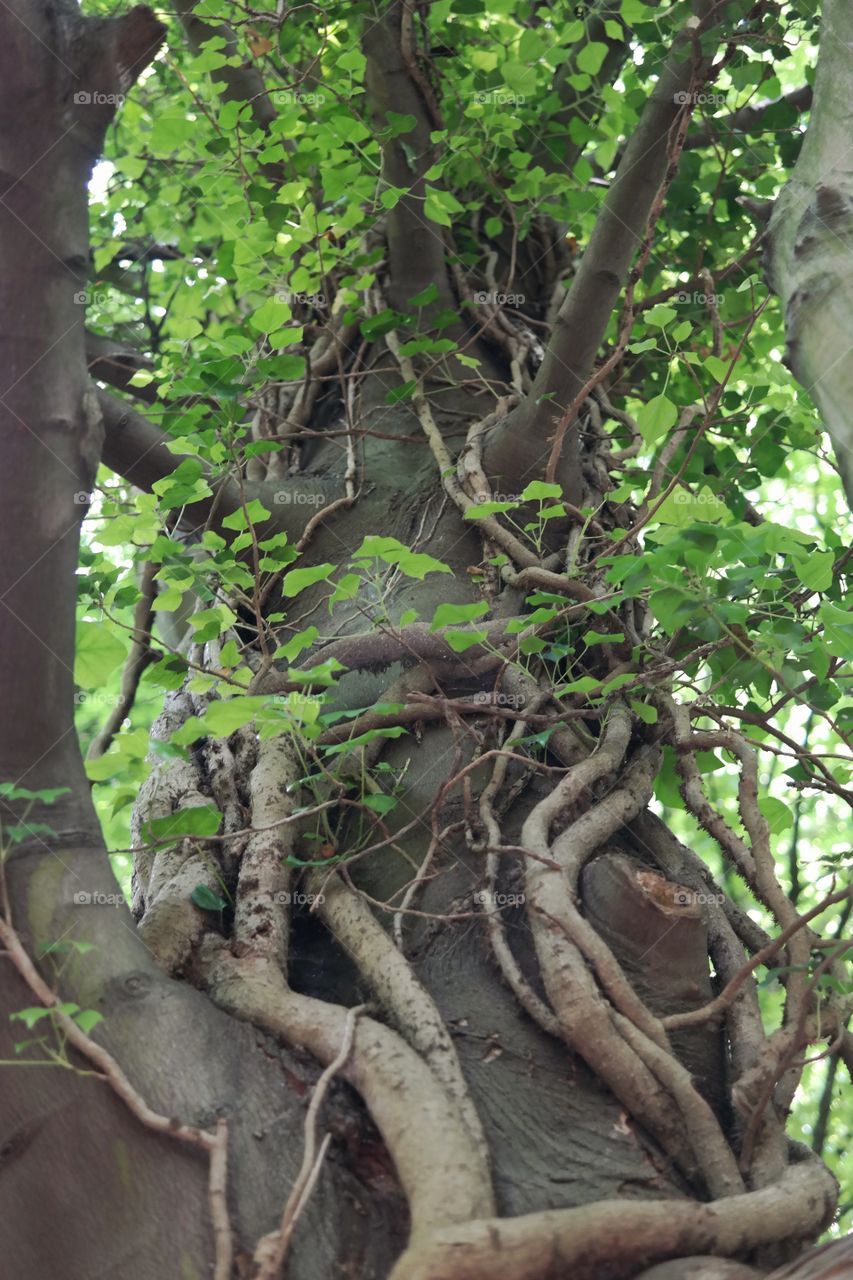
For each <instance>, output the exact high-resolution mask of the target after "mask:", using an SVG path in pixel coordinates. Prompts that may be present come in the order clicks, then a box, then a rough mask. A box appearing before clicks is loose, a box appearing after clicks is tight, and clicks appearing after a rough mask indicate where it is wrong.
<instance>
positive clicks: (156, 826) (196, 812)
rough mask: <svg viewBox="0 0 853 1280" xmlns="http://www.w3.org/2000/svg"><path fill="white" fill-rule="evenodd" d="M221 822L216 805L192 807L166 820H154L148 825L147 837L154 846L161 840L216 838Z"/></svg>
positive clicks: (169, 815) (171, 814) (220, 815)
mask: <svg viewBox="0 0 853 1280" xmlns="http://www.w3.org/2000/svg"><path fill="white" fill-rule="evenodd" d="M221 821H222V814H221V813H220V811H219V809H217V808H216V806H215V805H212V804H200V805H192V806H188V807H187V808H186V809H179V810H178V811H177V813H170V814H168V815H167V816H166V817H165V818H152V819H151V821H150V822H148V823H146V837H147V840H148V842H149V843H151V844H153V843H155V842H157V841H161V840H178V839H181V838H182V837H183V836H215V835H216V833H217V831H218V830H219V824H220V822H221Z"/></svg>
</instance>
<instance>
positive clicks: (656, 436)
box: [637, 396, 678, 448]
mask: <svg viewBox="0 0 853 1280" xmlns="http://www.w3.org/2000/svg"><path fill="white" fill-rule="evenodd" d="M677 419H678V410H677V409H676V407H675V405H674V404H673V403H672V401H671V400H668V399H667V398H666V396H654V397H653V398H652V399H651V400H649V401H648V402H647V403H646V404H644V405H643V406H642V407H641V408H640V410H639V412H638V413H637V426H638V427H639V428H640V434H641V435H642V437H643V440H644V441H645V443H646V444H647V445H648V446H649V447H650V448H651V446H652V445H654V444H656V443H657V441H658V440H660V439H661V437H662V436H665V435H666V433H667V431H669V429H670V427H674V426H675V423H676V421H677Z"/></svg>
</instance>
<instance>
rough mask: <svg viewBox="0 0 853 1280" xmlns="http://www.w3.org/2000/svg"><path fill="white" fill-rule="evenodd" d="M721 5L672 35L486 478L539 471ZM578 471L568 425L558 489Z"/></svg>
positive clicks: (665, 158) (586, 362) (584, 367)
mask: <svg viewBox="0 0 853 1280" xmlns="http://www.w3.org/2000/svg"><path fill="white" fill-rule="evenodd" d="M750 7H751V6H750V5H749V4H748V3H746V2H745V0H742V2H741V3H740V4H739V5H738V6H737V8H738V9H739V10H742V11H744V12H748V11H749V9H750ZM724 8H725V6H723V5H722V4H721V3H719V0H701V2H700V3H698V4H697V5H696V6H695V11H696V16H693V17H691V18H690V19H689V20H688V22H687V23H686V24H685V26H684V27H683V28H682V29H681V31H679V33H678V35H677V36H676V38H675V41H674V43H673V46H672V49H671V52H670V55H669V58H668V59H667V61H666V63H665V64H664V67H663V69H662V71H661V75H660V77H659V79H658V81H657V83H656V84H655V87H654V89H653V90H652V93H651V95H650V97H649V99H648V101H647V103H646V106H645V109H644V110H643V113H642V115H641V116H640V119H639V122H638V124H637V127H636V129H635V131H634V133H633V134H632V136H631V139H630V141H629V142H628V145H627V146H626V148H625V152H624V155H623V157H622V160H621V162H620V164H619V166H618V168H617V171H616V176H615V178H614V179H613V182H612V183H611V185H610V187H609V189H608V191H607V195H606V196H605V199H604V203H603V205H602V207H601V211H600V213H599V215H598V218H597V220H596V223H595V227H594V229H593V232H592V235H591V237H590V241H589V244H588V246H587V248H586V252H585V253H584V255H583V258H582V259H581V262H580V265H579V266H578V270H577V273H576V275H575V278H574V280H573V282H572V287H571V289H570V291H569V293H568V296H567V297H566V299H565V301H564V303H563V305H562V307H561V308H560V311H559V313H558V316H557V321H556V324H555V327H554V332H553V335H552V337H551V341H550V343H549V345H548V349H547V351H546V353H545V358H544V360H543V362H542V364H541V366H540V368H539V372H538V373H537V375H536V378H535V380H534V383H533V386H532V387H531V389H530V391H529V392H528V395H527V397H526V399H525V400H524V401H523V402H522V404H521V405H520V406H519V407H518V409H516V410H515V411H514V412H513V413H511V414H510V415H509V417H508V418H506V419H505V420H504V422H503V423H501V424H499V425H498V426H497V427H496V428H495V430H494V432H493V434H492V438H491V441H490V443H489V447H488V449H487V453H486V464H487V467H486V469H487V471H488V473H489V474H490V475H497V476H502V477H507V478H509V477H512V478H513V479H514V480H526V479H532V478H533V477H534V476H535V475H536V474H538V473H539V472H541V470H542V467H543V465H544V461H545V454H546V452H547V441H548V437H549V435H550V434H551V432H552V430H553V419H554V418H555V416H557V417H559V416H560V414H562V413H564V412H565V411H566V410H567V409H568V407H569V406H570V405H572V404H573V402H574V401H575V399H576V397H577V396H578V394H579V392H580V390H581V388H582V387H583V386H584V384H585V382H586V381H587V379H588V378H589V375H590V372H591V370H592V368H593V363H594V360H595V356H596V353H597V351H598V349H599V347H600V346H601V343H602V341H603V339H604V334H605V332H606V330H607V325H608V323H609V321H610V317H611V315H612V313H613V309H614V307H615V305H616V302H617V299H618V297H619V293H620V290H621V289H622V287H623V285H624V284H625V282H626V280H627V279H628V273H629V269H630V266H631V263H632V261H633V259H634V255H635V253H636V251H637V249H638V247H639V246H640V243H641V241H642V239H643V235H644V233H645V231H646V225H647V222H648V219H649V215H650V213H651V212H652V209H653V206H654V203H655V200H656V199H657V198H658V195H659V192H660V189H661V185H662V183H663V181H664V178H665V175H666V172H667V166H668V164H669V163H670V159H669V156H670V144H671V140H672V137H673V134H674V130H675V128H676V126H677V123H678V121H679V119H680V118H681V117H682V114H683V113H684V111H685V110H686V109H687V105H688V104H689V102H690V100H691V98H692V96H693V94H694V93H695V91H696V88H697V86H698V85H700V84H702V83H704V82H705V80H706V79H707V77H708V74H709V71H710V64H711V56H710V55H709V54H705V53H702V52H700V48H699V41H700V37H702V36H704V35H705V34H706V33H707V32H709V31H711V30H712V29H713V28H714V27H715V25H716V24H719V23H720V22H721V21H722V17H723V9H724ZM720 34H722V33H720ZM555 411H556V412H555ZM568 425H569V426H571V424H568ZM578 468H579V461H578V456H577V431H576V429H573V430H570V431H569V432H568V434H567V436H566V440H565V445H564V450H563V467H562V472H561V473H558V475H557V478H558V479H559V480H560V482H561V483H562V484H563V488H564V492H566V486H567V484H572V483H577V472H578ZM566 496H568V497H569V498H570V501H575V502H576V501H578V498H577V497H573V496H572V495H571V494H570V493H568V492H566Z"/></svg>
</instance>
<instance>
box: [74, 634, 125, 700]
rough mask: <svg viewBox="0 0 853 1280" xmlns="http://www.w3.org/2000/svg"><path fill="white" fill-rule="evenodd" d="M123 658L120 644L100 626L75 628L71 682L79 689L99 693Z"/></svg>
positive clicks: (113, 635) (122, 644) (119, 641)
mask: <svg viewBox="0 0 853 1280" xmlns="http://www.w3.org/2000/svg"><path fill="white" fill-rule="evenodd" d="M126 656H127V647H126V645H125V643H124V641H123V640H121V639H119V637H118V636H117V635H116V634H115V632H114V631H112V630H110V628H109V627H108V626H105V625H104V623H102V622H79V623H78V624H77V651H76V654H75V659H74V679H75V681H76V682H77V684H79V685H80V687H81V688H82V689H99V688H102V687H103V686H104V685H105V684H106V683H107V678H108V677H109V676H110V675H111V674H112V672H113V671H115V669H116V667H117V666H119V664H120V663H122V662H124V659H125V657H126Z"/></svg>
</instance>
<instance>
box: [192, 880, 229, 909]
mask: <svg viewBox="0 0 853 1280" xmlns="http://www.w3.org/2000/svg"><path fill="white" fill-rule="evenodd" d="M190 901H191V902H193V903H194V905H195V906H197V907H198V908H199V910H200V911H225V909H226V908H227V906H228V903H227V902H226V901H225V899H224V898H220V896H219V894H218V893H214V892H213V890H212V889H210V888H208V886H207V885H206V884H197V885H196V887H195V888H194V889H193V891H192V893H191V894H190Z"/></svg>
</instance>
